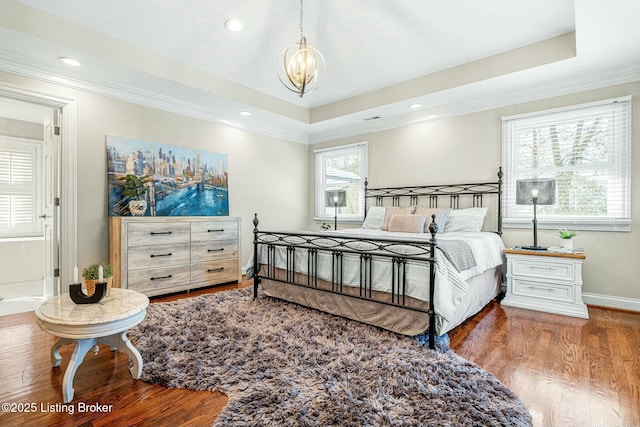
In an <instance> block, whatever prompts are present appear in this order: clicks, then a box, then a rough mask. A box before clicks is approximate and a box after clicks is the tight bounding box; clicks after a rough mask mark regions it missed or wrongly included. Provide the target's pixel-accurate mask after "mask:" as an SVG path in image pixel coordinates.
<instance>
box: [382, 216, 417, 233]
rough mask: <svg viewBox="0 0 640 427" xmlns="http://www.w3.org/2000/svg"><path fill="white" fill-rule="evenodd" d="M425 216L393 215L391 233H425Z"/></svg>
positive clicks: (390, 223) (390, 222)
mask: <svg viewBox="0 0 640 427" xmlns="http://www.w3.org/2000/svg"><path fill="white" fill-rule="evenodd" d="M424 221H425V219H424V216H423V215H414V214H393V215H391V219H390V221H389V231H391V232H400V233H424Z"/></svg>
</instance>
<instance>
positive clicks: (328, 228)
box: [320, 222, 331, 231]
mask: <svg viewBox="0 0 640 427" xmlns="http://www.w3.org/2000/svg"><path fill="white" fill-rule="evenodd" d="M320 228H322V229H323V230H325V231H327V230H331V224H327V223H326V222H323V223H322V225H321V226H320Z"/></svg>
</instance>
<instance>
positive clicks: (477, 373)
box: [129, 289, 531, 426]
mask: <svg viewBox="0 0 640 427" xmlns="http://www.w3.org/2000/svg"><path fill="white" fill-rule="evenodd" d="M251 292H252V289H241V290H236V291H227V292H219V293H216V294H212V295H205V296H200V297H195V298H187V299H181V300H177V301H173V302H168V303H156V304H151V305H150V306H149V308H148V310H147V316H146V318H145V320H144V321H143V322H142V323H141V324H140V325H138V326H137V327H136V328H134V329H132V330H131V331H130V332H129V337H130V338H131V340H132V341H133V342H134V344H135V346H136V348H137V349H138V350H139V351H140V354H141V355H142V358H143V360H144V367H143V371H142V379H143V380H145V381H148V382H151V383H156V384H160V385H163V386H166V387H178V388H187V389H193V390H219V391H221V392H223V393H225V394H226V395H227V396H228V397H229V404H228V405H227V406H226V407H225V409H224V410H223V412H222V414H221V415H220V416H219V417H218V419H216V421H215V425H219V426H228V425H242V426H246V425H252V426H253V425H274V426H293V425H300V426H383V425H403V426H499V425H509V426H529V425H531V416H530V415H529V413H528V412H527V409H526V408H525V407H524V405H523V404H522V402H521V401H520V400H519V399H518V398H517V397H516V396H515V395H514V394H513V393H512V392H511V391H510V390H509V389H508V388H506V387H505V386H504V385H502V384H501V383H500V382H499V381H498V379H497V378H495V377H494V376H493V375H492V374H490V373H488V372H486V371H484V370H483V369H481V368H479V367H478V366H476V365H474V364H473V363H471V362H469V361H467V360H465V359H463V358H461V357H459V356H457V355H456V354H455V353H454V352H453V351H451V350H448V349H447V348H444V347H443V345H442V344H440V345H439V347H438V348H437V350H429V348H428V346H426V345H425V344H424V343H423V342H422V340H420V339H412V338H408V337H403V336H400V335H397V334H394V333H392V332H387V331H384V330H381V329H378V328H376V327H373V326H368V325H364V324H361V323H358V322H355V321H351V320H347V319H343V318H341V317H336V316H332V315H329V314H325V313H321V312H318V311H315V310H311V309H307V308H304V307H300V306H297V305H295V304H290V303H287V302H284V301H280V300H276V299H272V298H269V297H265V296H262V295H261V296H260V297H259V298H258V299H257V300H255V301H254V300H253V299H252V298H251Z"/></svg>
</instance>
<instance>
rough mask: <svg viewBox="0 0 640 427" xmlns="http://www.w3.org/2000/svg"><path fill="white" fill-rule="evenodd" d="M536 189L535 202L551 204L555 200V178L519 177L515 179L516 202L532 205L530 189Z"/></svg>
mask: <svg viewBox="0 0 640 427" xmlns="http://www.w3.org/2000/svg"><path fill="white" fill-rule="evenodd" d="M534 189H537V190H538V196H537V200H536V204H538V205H553V204H555V202H556V180H555V179H547V178H539V179H519V180H518V181H516V204H517V205H532V204H533V196H532V194H531V190H534Z"/></svg>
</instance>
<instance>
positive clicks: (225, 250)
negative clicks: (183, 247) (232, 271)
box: [191, 239, 238, 263]
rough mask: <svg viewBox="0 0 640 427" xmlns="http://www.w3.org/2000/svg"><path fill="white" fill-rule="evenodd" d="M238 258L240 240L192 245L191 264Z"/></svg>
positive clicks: (195, 243)
mask: <svg viewBox="0 0 640 427" xmlns="http://www.w3.org/2000/svg"><path fill="white" fill-rule="evenodd" d="M237 257H238V239H234V240H213V241H209V242H193V243H192V244H191V262H193V263H199V262H211V261H218V260H222V259H226V258H236V259H237Z"/></svg>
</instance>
